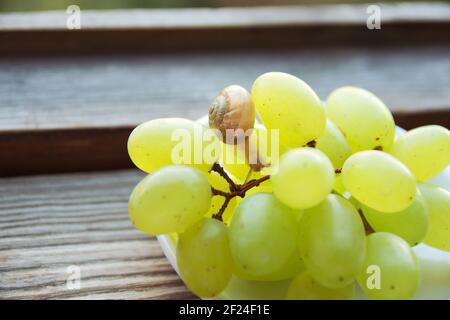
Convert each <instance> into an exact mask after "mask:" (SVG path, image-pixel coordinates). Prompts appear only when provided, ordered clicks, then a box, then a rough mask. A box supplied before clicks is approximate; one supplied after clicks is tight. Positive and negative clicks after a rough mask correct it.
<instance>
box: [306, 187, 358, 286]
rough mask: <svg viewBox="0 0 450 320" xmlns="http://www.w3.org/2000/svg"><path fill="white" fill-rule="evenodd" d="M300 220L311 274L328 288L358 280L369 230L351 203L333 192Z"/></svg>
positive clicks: (307, 211)
mask: <svg viewBox="0 0 450 320" xmlns="http://www.w3.org/2000/svg"><path fill="white" fill-rule="evenodd" d="M299 224H300V232H299V250H300V254H301V256H302V258H303V261H304V263H305V266H306V269H307V270H308V272H309V273H310V274H311V276H312V277H314V279H315V280H316V281H317V282H319V283H320V284H321V285H323V286H325V287H328V288H343V287H346V286H348V285H350V284H351V283H352V282H353V281H355V279H356V276H357V275H358V272H359V270H360V268H361V266H362V263H363V261H364V254H365V233H364V226H363V223H362V221H361V218H360V217H359V215H358V212H357V211H356V209H355V208H354V207H353V206H352V205H351V203H350V202H349V201H348V200H346V199H344V198H343V197H341V196H339V195H334V194H330V195H329V196H328V197H327V198H326V199H325V200H324V201H323V202H322V203H320V204H319V205H318V206H316V207H314V208H311V209H307V210H305V211H304V213H303V216H302V217H301V219H300V223H299Z"/></svg>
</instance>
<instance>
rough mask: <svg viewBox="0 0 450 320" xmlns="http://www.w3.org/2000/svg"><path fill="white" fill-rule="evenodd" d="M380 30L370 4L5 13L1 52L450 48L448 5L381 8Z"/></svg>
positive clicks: (0, 18)
mask: <svg viewBox="0 0 450 320" xmlns="http://www.w3.org/2000/svg"><path fill="white" fill-rule="evenodd" d="M380 6H381V10H382V28H381V30H376V31H372V30H369V29H368V28H367V27H366V20H367V18H368V13H367V12H366V10H367V7H368V5H353V6H351V5H330V6H298V7H260V8H221V9H180V10H119V11H105V12H102V11H82V16H81V17H82V18H81V29H79V30H68V29H67V27H66V21H67V17H68V15H67V14H66V13H65V12H64V11H60V12H51V13H37V14H33V13H32V14H29V13H28V14H2V15H0V42H2V43H4V44H6V45H3V46H0V55H30V54H55V53H60V54H61V53H64V54H67V53H72V54H73V53H119V52H122V53H124V52H128V53H135V52H156V51H179V50H211V49H216V50H230V49H237V48H274V49H277V48H279V47H284V48H286V47H296V48H308V47H322V48H323V47H330V46H336V45H337V46H339V45H351V46H371V47H378V46H380V45H390V46H405V45H415V46H417V45H424V44H444V45H445V44H447V43H448V42H449V40H450V35H449V31H450V5H448V4H445V3H444V4H440V3H432V4H429V3H428V4H426V3H413V4H400V5H395V4H394V5H392V4H390V5H389V4H387V5H380Z"/></svg>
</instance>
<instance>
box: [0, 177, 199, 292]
mask: <svg viewBox="0 0 450 320" xmlns="http://www.w3.org/2000/svg"><path fill="white" fill-rule="evenodd" d="M141 178H142V174H141V173H138V172H137V171H134V170H128V171H114V172H108V173H93V174H74V175H56V176H38V177H29V178H11V179H0V299H178V298H189V299H191V298H194V296H193V295H192V294H191V293H190V292H189V291H188V290H187V289H186V288H185V286H184V285H183V283H182V282H181V280H180V279H179V277H178V276H177V274H176V273H175V272H174V271H173V269H172V268H171V266H170V265H169V263H168V262H167V260H166V258H165V257H164V255H163V253H162V251H161V249H160V247H159V245H158V243H157V241H156V238H154V237H149V236H148V235H145V234H143V233H141V232H139V231H137V230H136V229H134V228H133V227H132V225H131V223H130V221H129V219H128V215H127V199H128V196H129V194H130V192H131V190H132V188H133V187H134V185H135V184H136V183H137V182H138V181H139V180H140V179H141ZM71 265H76V266H79V267H80V268H81V288H80V289H79V290H69V289H67V286H66V283H67V277H68V275H69V274H68V273H67V267H68V266H71Z"/></svg>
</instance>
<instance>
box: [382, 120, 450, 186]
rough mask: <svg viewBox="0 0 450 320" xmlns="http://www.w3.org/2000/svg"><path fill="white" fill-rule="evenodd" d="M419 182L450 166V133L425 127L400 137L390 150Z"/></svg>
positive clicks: (437, 127) (437, 128)
mask: <svg viewBox="0 0 450 320" xmlns="http://www.w3.org/2000/svg"><path fill="white" fill-rule="evenodd" d="M389 153H391V154H392V155H393V156H395V157H396V158H397V159H399V160H400V161H402V162H403V163H404V164H405V165H406V166H407V167H408V168H409V169H410V170H411V172H412V173H413V174H414V175H415V176H416V178H417V180H419V181H426V180H428V179H430V178H431V177H433V176H435V175H436V174H438V173H439V172H440V171H442V170H443V169H445V167H447V166H448V165H449V164H450V131H448V130H447V129H446V128H444V127H441V126H436V125H432V126H424V127H419V128H416V129H413V130H410V131H408V132H407V133H405V134H403V135H402V136H401V137H399V138H398V139H397V140H396V141H395V143H394V145H393V146H392V148H391V149H390V150H389Z"/></svg>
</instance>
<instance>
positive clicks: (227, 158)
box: [220, 124, 278, 183]
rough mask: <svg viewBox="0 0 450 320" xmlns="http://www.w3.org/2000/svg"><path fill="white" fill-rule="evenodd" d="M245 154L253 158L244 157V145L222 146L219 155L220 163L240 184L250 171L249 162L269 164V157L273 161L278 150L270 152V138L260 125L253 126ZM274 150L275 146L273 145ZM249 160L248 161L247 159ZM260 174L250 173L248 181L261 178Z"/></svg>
mask: <svg viewBox="0 0 450 320" xmlns="http://www.w3.org/2000/svg"><path fill="white" fill-rule="evenodd" d="M248 139H249V140H248V141H249V142H248V149H247V154H250V152H252V153H253V157H251V158H249V157H248V156H246V147H245V143H241V144H239V145H234V144H225V143H223V144H222V152H221V154H220V163H221V164H222V165H223V167H224V168H225V169H226V170H227V171H228V172H230V173H231V174H232V175H233V176H234V177H236V178H237V180H238V181H239V182H240V183H243V182H244V181H245V179H246V178H247V175H248V173H249V171H250V165H249V161H248V160H250V162H251V163H252V164H257V160H258V159H260V160H264V161H265V162H270V160H271V157H272V156H273V158H274V159H276V158H277V157H278V150H277V149H274V150H272V149H271V148H272V144H271V136H270V135H269V133H268V132H267V129H266V128H265V127H264V126H263V125H261V124H255V127H254V129H253V131H252V134H251V135H250V137H249V138H248ZM273 147H274V148H276V145H273ZM247 158H249V159H247ZM261 176H262V175H261V173H260V172H255V171H254V172H252V174H251V176H250V179H258V178H261Z"/></svg>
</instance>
